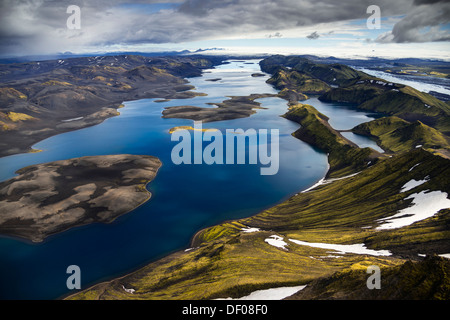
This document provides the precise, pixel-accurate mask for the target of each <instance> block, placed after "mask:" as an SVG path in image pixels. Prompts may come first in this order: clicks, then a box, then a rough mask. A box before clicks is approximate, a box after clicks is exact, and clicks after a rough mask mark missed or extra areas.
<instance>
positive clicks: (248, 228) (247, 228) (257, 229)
mask: <svg viewBox="0 0 450 320" xmlns="http://www.w3.org/2000/svg"><path fill="white" fill-rule="evenodd" d="M241 230H242V231H244V232H246V233H251V232H258V231H261V229H259V228H251V227H246V228H242V229H241Z"/></svg>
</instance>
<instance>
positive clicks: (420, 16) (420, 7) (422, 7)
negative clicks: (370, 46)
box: [376, 0, 450, 43]
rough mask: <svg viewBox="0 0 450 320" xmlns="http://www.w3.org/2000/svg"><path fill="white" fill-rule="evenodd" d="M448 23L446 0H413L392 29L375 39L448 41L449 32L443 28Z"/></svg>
mask: <svg viewBox="0 0 450 320" xmlns="http://www.w3.org/2000/svg"><path fill="white" fill-rule="evenodd" d="M449 23H450V2H449V1H448V0H446V1H443V0H440V1H439V0H415V1H414V6H413V7H412V8H411V9H410V10H409V12H408V13H407V15H406V16H405V17H404V18H403V19H402V20H400V21H399V22H397V23H396V24H395V25H394V27H393V28H392V31H389V32H386V33H384V34H382V35H380V36H379V37H378V38H377V39H376V41H377V42H381V43H387V42H397V43H405V42H435V41H450V32H449V30H448V28H447V29H445V25H446V24H449ZM447 27H448V26H447Z"/></svg>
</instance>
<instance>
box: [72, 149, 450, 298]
mask: <svg viewBox="0 0 450 320" xmlns="http://www.w3.org/2000/svg"><path fill="white" fill-rule="evenodd" d="M411 169H412V170H411ZM449 174H450V160H448V159H445V158H442V157H440V156H438V155H434V154H432V153H430V152H428V151H426V150H423V149H416V150H413V151H410V152H407V153H403V154H400V155H395V156H393V157H392V158H385V159H383V160H380V161H378V162H377V163H376V164H375V165H373V166H371V167H369V168H367V169H365V170H363V171H362V172H360V173H359V174H357V175H354V176H350V177H347V178H343V179H330V180H326V181H324V183H323V184H322V185H320V186H318V187H316V188H315V189H313V190H310V191H307V192H303V193H299V194H297V195H295V196H293V197H291V198H290V199H289V200H287V201H285V202H283V203H281V204H279V205H277V206H275V207H273V208H270V209H268V210H265V211H263V212H261V213H260V214H257V215H255V216H252V217H249V218H245V219H240V220H238V221H232V222H225V223H222V224H220V225H217V226H213V227H209V228H206V229H204V230H201V231H200V232H198V233H197V234H196V235H195V237H194V238H193V240H192V247H191V248H189V250H185V251H179V252H176V253H174V254H172V255H169V256H167V257H165V258H163V259H161V260H158V261H155V262H153V263H150V264H149V265H147V266H145V267H143V268H141V269H140V270H138V271H136V272H134V273H131V274H129V275H126V276H124V277H121V278H118V279H114V280H112V281H109V282H104V283H100V284H97V285H95V286H93V287H91V288H89V289H87V290H84V291H82V292H80V293H78V294H76V295H73V296H71V297H70V299H213V298H226V297H240V296H244V295H246V294H248V293H250V292H252V291H255V290H258V289H266V288H271V287H278V286H294V285H301V284H307V283H311V282H312V281H314V280H316V279H320V278H324V277H331V276H332V275H333V274H335V273H336V272H339V271H345V270H349V269H350V270H364V271H365V270H367V267H368V266H370V265H377V266H379V267H380V268H384V267H395V266H400V265H402V264H403V263H404V262H405V261H407V260H408V259H412V260H421V257H420V256H419V254H427V255H432V254H442V253H448V252H449V251H450V242H449V241H448V239H449V238H450V210H448V209H443V210H440V211H439V212H438V213H436V214H435V215H433V216H431V217H429V218H426V219H423V220H420V221H417V222H416V223H413V224H411V225H407V226H404V227H400V228H394V229H379V228H378V227H379V226H380V225H382V224H383V220H380V219H383V218H387V217H391V216H393V215H394V214H396V213H397V212H398V210H402V209H404V208H407V207H409V206H410V205H411V200H410V199H408V198H409V197H410V196H411V195H413V194H416V193H420V192H431V191H438V190H439V191H440V192H446V193H447V194H448V193H449V192H450V184H449V182H448V179H446V177H448V175H449ZM425 178H427V181H426V182H425V183H423V184H421V185H419V186H416V187H415V188H413V189H410V190H406V191H404V189H403V186H404V185H405V184H407V183H408V182H409V181H411V180H413V179H416V180H422V179H425ZM250 227H251V228H255V229H249V228H250ZM251 231H253V232H251ZM270 239H278V240H279V241H281V242H280V243H281V244H282V245H281V246H279V247H277V246H274V245H272V244H271V243H270ZM283 243H284V244H283ZM316 244H338V245H339V244H340V245H356V244H363V245H364V246H365V247H366V248H368V249H370V250H374V251H372V253H370V252H369V254H367V253H366V254H357V253H349V252H347V253H343V252H340V251H339V249H335V250H333V249H329V248H328V249H327V248H320V247H317V245H316ZM428 271H429V272H427V273H426V274H424V276H425V278H424V281H427V279H433V277H435V276H436V275H435V274H434V273H433V272H432V270H431V269H430V270H428ZM445 277H446V278H445V279H448V275H445ZM366 279H367V276H366V277H365V278H364V277H361V279H360V280H359V281H362V283H359V284H358V283H356V284H358V285H359V286H361V287H362V288H364V287H365V284H366ZM355 281H356V280H355ZM446 281H448V280H446ZM348 285H349V286H353V285H355V283H353V284H351V283H349V284H348ZM388 285H390V286H395V288H392V287H390V288H389V290H400V289H401V288H399V287H398V283H396V282H391V283H389V284H384V287H383V288H384V289H385V290H387V289H388V288H387V287H388ZM125 289H127V290H128V291H127V290H125ZM130 289H133V290H134V291H133V292H131V291H130ZM432 289H433V288H432ZM366 290H369V289H367V288H366ZM439 290H440V289H439ZM446 290H447V291H446V292H444V293H441V294H447V295H448V288H447V289H446ZM362 294H364V293H362ZM430 294H432V292H430ZM433 294H434V293H433ZM361 297H363V296H361Z"/></svg>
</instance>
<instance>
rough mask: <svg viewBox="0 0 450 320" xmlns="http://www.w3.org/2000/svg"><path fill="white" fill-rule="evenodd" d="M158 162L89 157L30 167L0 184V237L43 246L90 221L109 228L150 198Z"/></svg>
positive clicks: (140, 158)
mask: <svg viewBox="0 0 450 320" xmlns="http://www.w3.org/2000/svg"><path fill="white" fill-rule="evenodd" d="M160 166H161V162H160V161H159V159H157V158H155V157H151V156H137V155H106V156H89V157H82V158H75V159H69V160H61V161H54V162H50V163H44V164H38V165H32V166H28V167H25V168H22V169H20V170H18V171H17V173H18V174H19V175H18V176H17V177H14V178H11V179H9V180H7V181H4V182H1V183H0V233H2V234H6V235H10V236H15V237H20V238H25V239H27V240H31V241H33V242H40V241H43V240H44V239H45V238H46V237H48V236H49V235H52V234H55V233H58V232H62V231H65V230H68V229H70V228H73V227H76V226H80V225H85V224H88V223H94V222H104V223H109V222H112V221H113V220H114V219H116V218H117V217H119V216H120V215H123V214H125V213H127V212H129V211H131V210H133V209H135V208H136V207H138V206H139V205H140V204H142V203H144V202H145V201H147V200H148V199H150V196H151V194H150V192H149V191H148V190H147V189H146V188H145V186H146V185H147V183H149V182H150V181H152V180H153V179H154V178H155V176H156V174H157V172H158V169H159V167H160Z"/></svg>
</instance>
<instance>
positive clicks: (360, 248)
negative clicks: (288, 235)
mask: <svg viewBox="0 0 450 320" xmlns="http://www.w3.org/2000/svg"><path fill="white" fill-rule="evenodd" d="M289 241H291V242H293V243H295V244H298V245H301V246H309V247H314V248H321V249H330V250H334V251H338V253H340V254H346V253H355V254H368V255H372V256H390V255H391V254H392V253H391V252H390V251H389V250H372V249H368V248H366V246H365V244H364V243H357V244H332V243H313V242H306V241H300V240H295V239H289Z"/></svg>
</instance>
